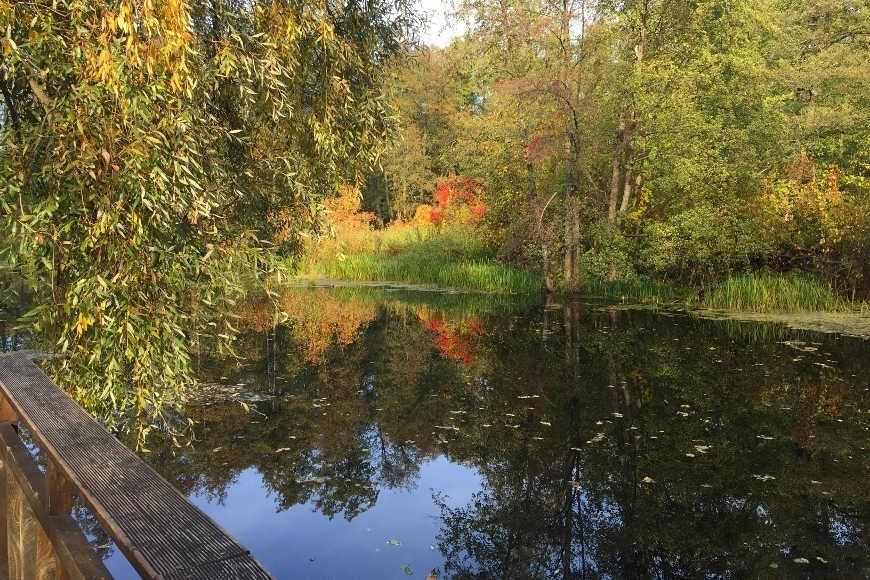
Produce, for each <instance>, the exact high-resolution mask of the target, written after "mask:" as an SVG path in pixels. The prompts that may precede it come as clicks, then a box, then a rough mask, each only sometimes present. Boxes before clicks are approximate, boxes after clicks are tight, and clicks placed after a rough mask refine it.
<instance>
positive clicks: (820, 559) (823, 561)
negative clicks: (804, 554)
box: [816, 556, 828, 564]
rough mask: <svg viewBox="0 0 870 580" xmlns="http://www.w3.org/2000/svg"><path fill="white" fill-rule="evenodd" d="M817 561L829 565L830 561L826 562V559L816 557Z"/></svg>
mask: <svg viewBox="0 0 870 580" xmlns="http://www.w3.org/2000/svg"><path fill="white" fill-rule="evenodd" d="M816 560H818V561H819V562H821V563H822V564H827V563H828V561H827V560H825V559H824V558H822V557H821V556H816Z"/></svg>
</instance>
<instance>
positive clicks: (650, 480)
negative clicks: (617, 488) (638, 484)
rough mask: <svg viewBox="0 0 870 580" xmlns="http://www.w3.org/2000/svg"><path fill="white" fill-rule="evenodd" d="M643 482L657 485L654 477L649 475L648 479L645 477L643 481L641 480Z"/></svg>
mask: <svg viewBox="0 0 870 580" xmlns="http://www.w3.org/2000/svg"><path fill="white" fill-rule="evenodd" d="M641 481H642V482H643V483H655V482H656V480H654V479H653V478H652V477H650V476H649V475H647V476H646V477H644V478H643V479H641Z"/></svg>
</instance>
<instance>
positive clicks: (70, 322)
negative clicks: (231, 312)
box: [0, 0, 412, 424]
mask: <svg viewBox="0 0 870 580" xmlns="http://www.w3.org/2000/svg"><path fill="white" fill-rule="evenodd" d="M411 24H412V16H411V14H410V13H409V11H408V8H407V5H406V4H405V3H401V2H400V3H395V2H385V1H384V2H382V1H375V2H367V3H365V4H359V3H357V2H334V1H331V0H322V1H317V2H297V1H291V2H246V3H238V2H232V1H224V0H211V1H199V0H192V1H186V0H167V1H165V2H150V1H139V0H118V1H113V2H106V3H93V2H81V1H78V0H64V1H60V2H58V1H55V2H43V1H37V0H34V1H16V2H0V25H2V29H3V30H4V31H5V32H4V38H3V40H2V46H3V63H2V79H0V81H2V82H0V87H2V94H3V101H2V103H3V104H2V107H0V109H2V117H0V119H2V126H0V175H2V182H3V185H2V186H0V216H2V223H3V228H2V231H0V236H2V238H0V241H2V251H3V255H4V259H5V260H8V261H9V262H10V263H13V264H14V265H16V267H18V268H29V269H30V270H32V271H33V272H34V275H35V280H34V286H35V288H36V291H37V292H38V294H39V296H40V297H41V299H42V301H41V303H40V305H39V306H38V307H37V308H36V309H35V310H34V311H33V312H31V313H30V316H29V321H30V323H31V324H32V325H33V326H34V328H36V329H38V330H40V331H41V332H42V333H43V335H44V336H45V337H46V339H47V340H48V346H49V347H53V348H54V349H55V350H56V351H57V356H56V357H55V358H53V359H52V360H51V361H49V363H48V364H49V366H50V367H51V369H52V371H53V373H54V376H55V378H56V379H57V380H58V381H59V383H60V384H63V385H66V386H68V387H69V388H70V389H71V390H73V391H74V392H75V394H76V395H77V397H78V399H79V400H80V401H82V402H83V403H84V404H85V405H86V406H87V407H88V408H90V409H92V410H94V411H95V412H97V413H99V414H101V415H103V416H105V417H107V418H108V420H109V422H110V424H119V423H122V422H123V421H124V420H126V419H128V418H130V417H136V416H150V417H158V416H160V413H161V409H162V403H163V400H164V398H165V396H166V395H167V394H168V393H170V392H176V393H179V392H180V390H181V389H182V388H183V387H184V386H186V385H187V384H189V383H190V381H191V372H190V353H191V345H193V344H195V343H196V341H197V336H198V335H199V334H200V333H201V332H203V331H210V332H211V333H212V334H213V335H215V336H217V337H220V338H221V339H228V338H229V337H230V335H231V334H232V325H231V322H230V319H228V318H227V319H224V321H223V322H222V323H217V325H215V321H214V320H210V319H211V318H212V317H211V316H210V315H212V314H214V313H215V312H220V311H222V310H224V309H228V308H231V305H232V301H233V298H234V296H236V295H238V293H239V292H240V291H241V290H242V286H241V282H242V279H243V278H245V279H248V280H251V279H256V278H260V279H262V278H263V277H264V276H265V275H266V274H268V273H269V272H270V271H271V270H272V269H273V268H274V267H275V264H276V263H275V261H274V260H273V259H272V257H273V256H275V255H276V251H278V252H284V253H287V252H293V251H294V248H296V247H297V246H298V240H299V236H300V234H303V233H304V232H305V231H306V230H307V229H309V228H310V227H312V224H314V223H315V222H316V220H317V216H318V214H319V212H320V199H321V197H322V196H323V195H324V194H325V193H328V192H330V191H335V190H336V186H337V185H339V184H342V183H345V182H354V181H355V180H358V179H359V176H360V175H361V173H362V172H363V171H367V170H368V168H369V167H370V166H371V165H372V164H373V163H374V162H375V160H376V159H377V157H378V155H379V153H380V150H381V148H382V145H383V143H384V139H385V136H387V135H388V134H389V133H390V132H391V131H392V126H393V125H392V121H391V113H392V109H391V104H390V102H389V99H388V98H387V97H386V95H385V93H384V91H383V88H382V87H383V84H382V74H381V68H382V66H383V64H384V63H385V62H386V61H387V60H389V59H390V58H392V56H393V55H396V54H397V53H399V52H400V51H401V50H402V46H403V42H404V40H405V38H406V33H407V31H408V30H409V26H410V25H411Z"/></svg>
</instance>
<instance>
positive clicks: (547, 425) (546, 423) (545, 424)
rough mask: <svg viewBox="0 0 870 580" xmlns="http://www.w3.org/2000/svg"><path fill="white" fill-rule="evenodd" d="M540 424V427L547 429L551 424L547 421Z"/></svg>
mask: <svg viewBox="0 0 870 580" xmlns="http://www.w3.org/2000/svg"><path fill="white" fill-rule="evenodd" d="M540 423H541V425H543V426H544V427H549V426H550V425H551V423H550V422H549V421H541V422H540Z"/></svg>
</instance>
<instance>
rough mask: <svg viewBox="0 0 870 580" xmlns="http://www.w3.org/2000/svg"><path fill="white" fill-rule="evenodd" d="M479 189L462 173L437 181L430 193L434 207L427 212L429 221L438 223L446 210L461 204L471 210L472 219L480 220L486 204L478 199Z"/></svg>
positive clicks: (442, 219)
mask: <svg viewBox="0 0 870 580" xmlns="http://www.w3.org/2000/svg"><path fill="white" fill-rule="evenodd" d="M480 189H481V187H480V185H479V184H478V183H477V182H476V181H474V179H473V178H471V177H467V176H464V175H463V176H459V177H451V178H449V179H446V180H444V181H441V182H439V183H438V185H436V186H435V192H434V193H433V194H432V199H433V201H434V204H435V207H434V209H433V210H432V211H431V212H430V213H429V221H430V222H431V223H433V224H436V225H438V224H440V223H441V222H443V221H444V220H445V218H446V217H447V214H448V210H450V209H453V208H457V207H459V206H462V205H465V206H467V207H468V208H469V209H470V210H471V216H470V219H471V220H472V221H474V222H477V221H480V219H481V218H482V217H483V215H484V214H485V213H486V205H484V204H483V202H481V201H480V200H479V199H478V194H479V193H480Z"/></svg>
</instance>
